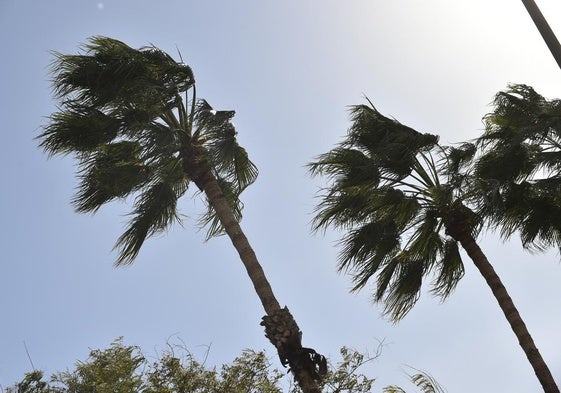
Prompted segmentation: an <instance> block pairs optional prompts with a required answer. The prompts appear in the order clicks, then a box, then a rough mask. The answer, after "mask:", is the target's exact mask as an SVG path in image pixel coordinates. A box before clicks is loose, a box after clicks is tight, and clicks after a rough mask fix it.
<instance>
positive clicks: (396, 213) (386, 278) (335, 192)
mask: <svg viewBox="0 0 561 393" xmlns="http://www.w3.org/2000/svg"><path fill="white" fill-rule="evenodd" d="M351 121H352V126H351V128H350V130H349V132H348V137H347V139H346V140H345V141H344V142H343V143H341V144H340V145H339V146H338V147H336V148H335V149H333V150H332V151H330V152H328V153H326V154H323V155H321V156H319V157H318V159H317V162H315V163H313V164H311V165H310V168H311V171H312V174H325V175H327V176H328V177H329V179H330V183H329V186H328V187H327V189H326V193H325V194H324V195H323V197H322V200H321V203H320V205H319V206H318V209H317V216H316V219H315V228H316V229H320V228H326V227H327V226H329V225H332V226H334V227H337V228H340V229H343V230H345V231H346V234H345V235H344V237H343V238H342V239H341V253H340V260H339V269H340V270H342V271H349V272H351V273H352V275H353V279H354V284H355V285H354V288H353V289H354V290H358V289H361V288H363V287H364V286H365V285H366V284H367V283H368V281H369V280H370V279H372V278H375V280H376V289H375V291H374V300H375V301H377V302H383V303H384V305H385V307H386V312H387V313H388V314H389V315H390V316H391V318H392V319H393V320H396V321H397V320H400V319H401V318H403V317H404V316H405V314H406V313H407V312H408V311H409V310H410V309H411V307H413V305H414V304H415V302H416V301H417V299H418V297H419V293H420V289H421V285H422V281H423V277H424V276H426V275H428V274H430V273H435V279H434V281H433V287H432V290H433V292H434V293H435V294H436V295H438V296H440V297H442V298H446V297H447V296H448V295H449V294H450V293H451V292H452V291H453V289H454V288H455V286H456V284H457V283H458V281H459V279H460V278H461V277H462V276H463V272H464V267H463V263H462V260H461V258H460V254H459V251H458V246H457V242H456V241H455V240H453V239H452V238H450V237H449V236H447V235H446V233H445V228H444V223H443V217H444V215H446V214H447V210H450V209H451V206H452V205H453V204H454V202H455V201H456V199H457V198H458V195H456V194H455V193H454V190H453V189H452V188H451V187H450V186H449V185H448V184H446V183H441V179H440V177H439V176H440V175H439V173H438V171H439V165H438V162H437V161H438V160H440V159H442V155H443V154H444V150H443V149H442V148H440V147H439V146H438V137H436V136H434V135H431V134H421V133H419V132H417V131H415V130H413V129H411V128H409V127H407V126H404V125H402V124H400V123H399V122H397V121H396V120H393V119H389V118H387V117H385V116H383V115H382V114H380V113H379V112H378V111H377V110H376V108H375V107H374V106H373V105H372V104H370V105H358V106H354V107H353V108H352V110H351ZM472 219H473V223H472V229H473V230H474V231H476V230H477V224H478V223H477V220H476V217H475V216H474V217H472Z"/></svg>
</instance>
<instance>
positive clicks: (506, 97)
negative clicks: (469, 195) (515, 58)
mask: <svg viewBox="0 0 561 393" xmlns="http://www.w3.org/2000/svg"><path fill="white" fill-rule="evenodd" d="M493 104H494V107H495V109H494V111H493V112H492V113H489V114H488V115H486V116H485V118H484V122H485V126H486V127H485V133H484V134H483V136H481V137H480V138H478V140H477V142H476V143H477V145H478V147H479V155H478V156H477V157H476V158H475V159H474V162H473V165H472V169H473V173H474V174H475V178H477V179H478V181H479V186H480V188H481V190H482V195H481V198H480V209H481V211H482V212H483V214H485V215H487V216H488V217H489V218H490V219H491V220H492V225H493V226H494V227H498V228H499V230H500V232H501V234H502V235H503V236H504V237H510V236H511V235H513V234H514V233H516V232H519V233H520V236H521V240H522V243H523V245H524V247H526V248H530V249H534V250H544V249H546V248H550V247H559V245H560V244H561V100H559V99H554V100H547V99H545V98H544V97H542V96H541V95H539V94H538V93H536V91H535V90H534V89H533V88H531V87H530V86H526V85H511V86H509V89H507V90H506V91H503V92H499V93H498V94H497V95H496V96H495V99H494V101H493Z"/></svg>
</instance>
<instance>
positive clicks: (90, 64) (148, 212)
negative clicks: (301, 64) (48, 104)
mask: <svg viewBox="0 0 561 393" xmlns="http://www.w3.org/2000/svg"><path fill="white" fill-rule="evenodd" d="M84 50H85V53H83V54H79V55H63V54H60V53H55V56H56V59H55V61H54V62H53V64H52V73H53V74H54V79H53V85H54V91H55V94H56V96H57V98H58V99H59V100H60V102H61V104H60V108H59V112H57V113H54V114H53V115H51V117H50V123H49V124H48V125H47V126H46V127H45V128H44V131H43V133H42V134H41V135H40V136H39V139H40V140H41V146H42V147H43V148H44V149H45V150H46V151H47V152H48V153H49V154H51V155H53V154H69V153H74V154H75V155H76V157H77V159H78V161H79V176H80V179H81V181H80V184H79V187H78V191H77V193H76V195H75V197H74V199H73V203H74V206H75V207H76V210H77V211H79V212H96V211H97V210H98V209H99V208H100V207H101V206H102V205H104V204H105V203H107V202H109V201H112V200H114V199H122V198H125V197H127V196H129V195H130V194H134V195H136V197H135V200H134V201H135V202H134V209H133V211H132V219H131V220H130V222H129V225H128V228H127V229H126V231H125V232H124V233H123V235H122V236H121V237H120V238H119V239H118V241H117V243H116V248H117V249H118V250H119V257H118V259H117V262H116V263H117V264H126V263H131V262H132V261H133V260H134V258H135V257H136V256H137V254H138V252H139V250H140V248H141V246H142V244H143V242H144V240H145V239H146V238H147V237H150V236H152V235H154V234H156V233H159V232H162V231H164V230H166V229H167V228H168V227H169V226H170V225H171V224H172V223H173V222H174V221H177V220H179V219H180V216H179V214H178V211H177V200H178V199H179V198H180V197H181V196H182V195H183V194H185V192H186V191H187V188H188V185H189V183H190V182H191V181H193V182H195V183H197V182H199V181H200V180H201V179H200V175H201V173H202V172H203V171H204V170H205V169H206V168H207V167H210V168H211V170H212V173H213V174H214V176H215V177H216V178H217V180H218V181H219V183H220V186H221V188H222V191H223V193H224V194H225V196H226V197H227V199H228V202H229V203H230V205H231V207H232V209H233V211H234V213H235V215H236V217H237V218H238V219H239V218H240V217H241V208H242V205H241V203H240V200H239V195H240V193H241V192H242V191H243V190H244V189H245V188H246V187H247V186H248V185H250V184H251V183H252V182H253V181H254V180H255V178H256V176H257V169H256V167H255V165H254V164H253V163H252V162H251V161H250V160H249V158H248V156H247V153H246V151H245V150H244V149H243V148H242V147H241V146H239V145H238V143H237V141H236V131H235V128H234V125H233V124H232V123H231V119H232V117H233V116H234V112H233V111H216V110H214V109H213V108H212V107H211V106H210V105H209V104H208V103H207V102H206V101H205V100H197V98H196V95H195V79H194V77H193V72H192V70H191V68H190V67H189V66H188V65H185V64H183V63H178V62H176V61H175V60H173V59H172V58H171V57H170V56H169V55H168V54H166V53H165V52H163V51H161V50H159V49H157V48H155V47H145V48H141V49H140V50H136V49H132V48H130V47H129V46H127V45H126V44H124V43H122V42H120V41H117V40H115V39H111V38H106V37H93V38H91V40H90V43H89V44H88V45H85V46H84ZM197 171H198V172H197ZM200 186H201V185H200V184H199V187H200ZM202 223H203V224H209V231H208V236H209V237H210V236H214V235H216V234H219V233H221V231H222V229H223V228H222V227H221V225H220V222H219V220H218V219H217V217H216V214H215V213H214V210H213V209H212V208H211V206H210V205H209V209H208V211H207V214H205V215H204V216H203V217H202Z"/></svg>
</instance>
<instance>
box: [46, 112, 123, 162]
mask: <svg viewBox="0 0 561 393" xmlns="http://www.w3.org/2000/svg"><path fill="white" fill-rule="evenodd" d="M49 120H50V122H49V124H48V125H47V126H46V127H45V128H44V130H43V132H42V133H41V134H40V135H39V136H38V139H40V140H41V143H40V145H39V146H40V147H42V148H43V149H44V150H45V151H47V153H49V154H50V155H54V154H70V153H83V152H88V151H91V150H93V149H95V148H97V147H98V146H99V145H102V144H105V143H109V142H111V141H112V140H113V139H115V138H116V137H117V135H118V132H119V129H120V127H121V121H120V120H119V119H117V118H115V117H112V116H109V115H107V114H105V113H103V112H102V111H100V110H98V109H96V108H92V107H83V106H78V105H71V106H68V107H67V108H66V109H65V110H63V111H60V112H56V113H54V114H53V115H51V116H50V118H49Z"/></svg>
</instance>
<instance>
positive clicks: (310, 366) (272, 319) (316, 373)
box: [261, 307, 327, 393]
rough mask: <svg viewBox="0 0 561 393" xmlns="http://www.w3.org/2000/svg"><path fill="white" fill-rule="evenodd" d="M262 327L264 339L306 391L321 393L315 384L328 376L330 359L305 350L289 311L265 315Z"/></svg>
mask: <svg viewBox="0 0 561 393" xmlns="http://www.w3.org/2000/svg"><path fill="white" fill-rule="evenodd" d="M261 325H262V326H265V337H267V338H268V339H269V341H271V343H272V344H273V345H274V346H275V348H277V351H278V354H279V358H280V361H281V363H282V365H283V366H285V367H286V366H289V367H290V371H291V372H292V374H293V375H294V378H295V379H296V382H298V384H299V385H300V387H301V388H302V389H303V390H304V392H306V393H314V392H320V390H319V388H318V387H317V383H316V382H319V381H321V379H322V378H323V376H324V375H325V374H326V373H327V360H326V359H325V357H324V356H322V355H320V354H319V353H317V352H316V351H315V350H313V349H311V348H305V347H302V332H301V331H300V328H299V327H298V325H297V324H296V321H295V320H294V317H293V316H292V314H291V313H290V311H289V310H288V308H287V307H284V308H281V309H279V310H277V311H275V312H274V313H272V314H271V315H266V316H264V317H263V321H262V322H261ZM306 386H307V387H309V388H308V389H307V390H306V388H305V387H306Z"/></svg>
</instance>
